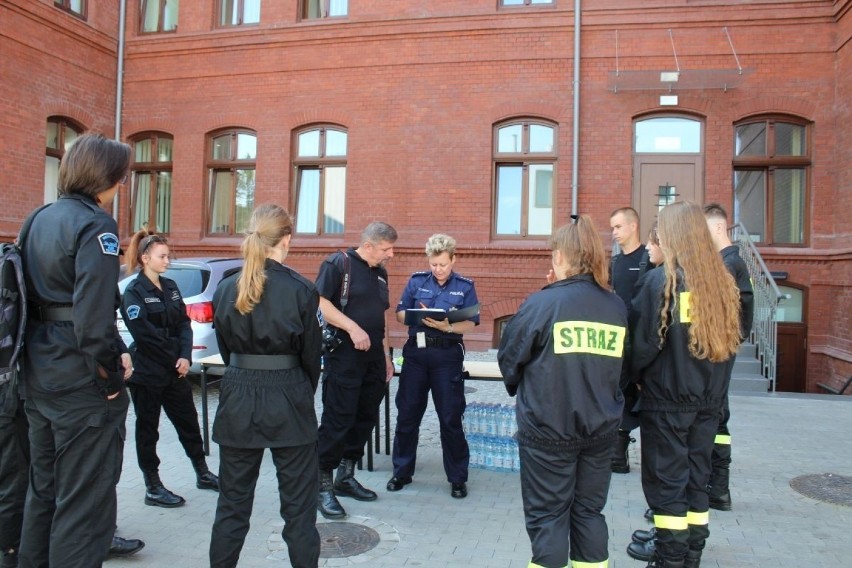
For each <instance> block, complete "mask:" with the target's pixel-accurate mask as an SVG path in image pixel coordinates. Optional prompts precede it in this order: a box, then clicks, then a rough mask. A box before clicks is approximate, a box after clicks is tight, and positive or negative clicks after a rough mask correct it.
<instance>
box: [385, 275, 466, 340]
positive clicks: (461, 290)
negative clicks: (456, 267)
mask: <svg viewBox="0 0 852 568" xmlns="http://www.w3.org/2000/svg"><path fill="white" fill-rule="evenodd" d="M477 303H479V300H478V299H477V298H476V289H475V288H474V286H473V280H471V279H469V278H465V277H464V276H461V275H459V274H456V273H455V272H451V273H450V277H449V278H447V281H446V283H445V284H444V285H443V286H441V285H440V284H438V281H437V280H435V277H434V276H433V275H432V271H430V270H426V271H423V272H415V273H414V274H412V275H411V278H410V279H409V280H408V284H407V285H406V286H405V290H404V291H403V292H402V298H400V300H399V304H397V306H396V311H397V312H401V311H404V310H407V309H409V308H421V307H423V306H425V307H427V308H441V309H443V310H447V311H448V312H449V311H452V310H460V309H462V308H467V307H470V306H473V305H475V304H477ZM421 304H422V305H421ZM470 321H473V322H474V323H476V325H479V316H478V315H477V316H475V317H473V318H471V320H470ZM418 331H425V332H426V335H428V336H432V337H453V338H456V339H461V334H459V333H441V332H440V331H438V330H437V329H433V328H431V327H426V326H425V325H412V326H409V328H408V335H409V336H412V337H413V336H414V335H415V334H416V333H417V332H418Z"/></svg>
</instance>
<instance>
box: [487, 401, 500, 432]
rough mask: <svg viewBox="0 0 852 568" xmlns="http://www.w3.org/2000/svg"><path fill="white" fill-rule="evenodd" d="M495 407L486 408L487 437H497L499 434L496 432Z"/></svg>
mask: <svg viewBox="0 0 852 568" xmlns="http://www.w3.org/2000/svg"><path fill="white" fill-rule="evenodd" d="M497 411H498V409H497V406H495V405H491V406H489V407H488V413H487V419H486V420H487V433H488V435H489V436H497V435H498V434H499V432H498V431H497V429H498V426H497Z"/></svg>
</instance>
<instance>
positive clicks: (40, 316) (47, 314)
mask: <svg viewBox="0 0 852 568" xmlns="http://www.w3.org/2000/svg"><path fill="white" fill-rule="evenodd" d="M27 317H29V318H32V319H35V320H39V321H72V320H73V319H74V309H73V308H72V307H71V306H61V307H48V306H40V305H38V304H30V305H28V306H27Z"/></svg>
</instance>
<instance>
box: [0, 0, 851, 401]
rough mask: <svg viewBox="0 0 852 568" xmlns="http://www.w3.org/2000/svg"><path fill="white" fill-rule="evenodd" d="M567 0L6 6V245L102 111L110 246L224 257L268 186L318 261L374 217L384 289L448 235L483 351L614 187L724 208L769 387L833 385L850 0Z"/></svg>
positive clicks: (299, 258)
mask: <svg viewBox="0 0 852 568" xmlns="http://www.w3.org/2000/svg"><path fill="white" fill-rule="evenodd" d="M578 4H579V5H580V6H581V10H580V15H581V16H582V18H581V19H580V25H579V28H577V27H576V25H577V18H575V4H574V2H572V1H570V0H439V1H436V2H428V3H424V2H419V1H414V0H394V1H393V2H388V1H387V0H292V1H287V2H282V1H270V0H196V1H191V2H188V1H184V2H183V3H180V4H178V2H177V0H170V1H168V2H163V1H160V0H132V1H129V2H125V0H119V1H117V2H116V1H109V2H107V1H104V0H4V1H3V2H0V51H2V57H0V76H2V79H0V95H2V97H0V126H2V128H3V131H4V132H5V133H6V135H5V136H3V137H2V140H0V149H2V155H3V156H4V159H3V162H2V167H0V187H2V188H3V189H2V192H3V201H4V205H3V208H2V212H0V238H4V239H9V238H10V237H12V236H13V235H14V234H15V233H16V232H17V229H18V227H19V224H20V222H21V220H22V218H23V217H24V216H25V215H26V213H27V212H28V211H29V210H31V209H32V208H34V207H35V206H37V205H39V204H40V203H42V202H44V201H49V200H51V199H53V198H55V179H56V178H55V176H56V171H57V168H58V159H59V157H61V154H62V151H63V148H64V145H65V144H66V143H68V142H70V141H71V140H73V138H74V136H75V133H78V132H82V131H84V130H90V129H91V130H98V131H101V132H104V133H106V134H108V135H112V136H118V137H119V138H121V139H123V140H126V141H128V142H130V143H131V144H132V145H133V146H134V156H135V162H134V166H133V176H132V182H131V183H130V184H129V187H128V188H126V189H125V190H123V191H122V193H121V194H120V196H119V198H118V200H117V205H116V206H115V209H114V212H115V215H116V216H117V217H118V219H119V226H120V230H121V232H122V235H121V236H122V238H125V239H126V238H127V237H128V236H129V235H130V234H132V232H133V231H134V230H135V229H136V228H138V227H139V226H140V225H141V224H142V223H143V222H148V223H149V224H151V225H153V226H156V228H157V230H159V231H162V232H167V233H168V234H169V236H170V239H171V241H172V243H173V246H174V248H175V249H176V251H177V253H178V254H179V255H180V256H184V257H186V256H191V255H192V256H194V255H236V254H238V245H239V242H240V236H239V235H240V231H241V230H242V228H243V226H244V223H245V220H246V218H247V212H250V210H251V207H252V204H260V203H264V202H270V201H274V202H277V203H280V204H284V205H286V206H287V207H288V208H289V209H290V210H291V211H292V212H294V214H295V217H296V221H297V231H298V232H297V234H296V235H295V238H294V240H293V250H292V252H291V255H290V258H289V261H288V262H289V263H290V264H291V265H292V266H294V267H295V268H296V269H297V270H299V271H301V272H302V273H304V274H305V275H306V276H308V277H313V276H314V275H315V273H316V270H317V268H318V266H319V263H320V261H321V259H322V258H323V257H324V256H325V255H326V254H328V253H329V252H330V251H333V250H336V249H338V248H342V247H345V246H348V245H351V244H355V243H356V242H357V240H358V236H359V233H360V230H361V229H362V228H363V226H364V225H366V224H367V223H368V222H370V221H372V220H376V219H381V220H386V221H388V222H390V223H391V224H392V225H394V226H395V227H396V228H397V229H398V230H399V232H400V235H401V238H400V240H399V242H398V243H397V247H396V258H395V259H394V260H393V261H392V263H391V264H390V265H389V271H390V276H391V288H392V292H391V293H392V297H393V298H398V297H399V293H400V292H401V290H402V287H403V285H404V284H405V282H406V281H407V277H408V275H409V274H410V272H412V271H414V270H421V269H425V268H426V263H425V259H424V256H423V252H422V250H423V244H424V243H425V240H426V238H427V237H428V236H429V235H430V234H432V233H434V232H439V231H440V232H447V233H449V234H451V235H453V236H454V237H456V239H457V240H458V242H459V260H458V262H457V265H456V268H457V269H458V271H459V272H460V273H462V274H464V275H466V276H469V277H472V278H474V279H475V280H476V282H477V290H478V294H479V297H480V299H481V301H482V303H483V324H482V325H481V326H480V327H479V328H477V331H476V332H475V333H472V334H469V336H467V343H468V347H469V348H471V349H483V348H488V347H492V346H493V345H495V342H496V338H497V333H498V331H499V327H500V325H499V324H500V321H501V320H502V319H504V318H506V317H508V316H511V315H512V314H513V313H514V311H515V310H516V309H517V307H518V305H519V304H520V302H521V301H523V299H524V298H525V297H526V295H527V294H529V293H530V292H531V291H533V290H535V289H537V288H539V287H540V286H541V285H542V283H543V277H544V275H545V274H546V272H547V270H548V267H549V251H548V250H547V246H546V238H547V236H548V235H549V234H550V232H551V230H552V229H553V228H554V227H556V226H558V225H560V224H562V223H564V222H565V221H566V220H568V218H569V215H570V214H571V213H572V210H573V209H574V208H576V210H578V211H579V212H581V213H589V214H591V215H592V216H593V218H594V219H595V221H596V223H597V224H598V228H599V229H600V231H601V234H602V236H604V237H605V238H606V239H607V241H606V242H608V231H607V226H608V216H609V212H610V211H611V210H612V209H614V208H616V207H619V206H624V205H633V206H634V207H636V208H637V209H638V210H639V211H640V213H641V214H642V216H643V223H644V224H645V225H646V226H647V225H648V224H649V223H650V221H649V219H651V218H652V216H653V214H654V212H655V210H656V208H657V207H658V206H659V205H660V204H665V203H666V202H668V201H671V200H672V199H692V200H695V201H698V202H708V201H718V202H720V203H722V204H723V205H725V206H726V207H727V208H728V209H729V211H731V212H732V213H734V215H735V216H736V220H740V221H742V222H743V223H744V224H745V226H746V227H748V229H749V231H750V233H751V234H752V235H753V239H754V241H755V242H756V243H757V244H758V249H759V250H760V253H761V254H762V256H763V258H764V260H765V261H766V263H767V265H768V266H769V268H770V270H772V271H773V272H775V273H776V274H777V275H778V276H779V277H783V279H781V280H779V282H778V283H779V284H780V285H782V286H784V288H783V291H784V292H787V293H791V294H792V296H793V297H792V299H791V301H790V302H787V303H785V304H782V307H783V310H782V318H783V319H785V320H788V323H783V324H781V326H780V327H781V334H780V337H781V339H780V341H781V344H782V355H781V356H782V363H781V366H782V367H783V368H784V369H785V370H786V371H787V372H788V374H790V377H791V378H789V379H786V381H787V382H786V383H784V384H783V385H782V383H781V380H780V379H779V388H785V389H788V390H803V391H816V390H817V389H816V383H817V382H839V381H840V380H841V379H843V378H845V377H847V376H848V375H849V374H850V373H852V322H850V317H852V292H851V291H850V290H852V288H851V287H850V284H852V268H850V267H852V263H850V259H851V258H852V231H850V229H849V228H848V227H847V226H846V225H844V224H843V223H844V221H845V215H846V212H847V211H848V210H849V207H850V205H852V172H850V168H849V167H848V165H847V164H848V163H849V162H850V159H852V134H850V133H849V131H848V128H846V127H845V125H847V124H848V123H849V120H850V118H852V47H850V39H852V14H850V9H851V8H852V1H850V0H834V1H832V0H801V1H785V2H781V1H774V0H730V1H725V0H647V1H644V2H641V3H639V2H631V1H628V0H584V1H582V2H579V3H578ZM122 16H124V20H123V23H122ZM575 28H576V29H578V30H579V31H578V32H577V33H576V34H575ZM120 30H122V32H123V33H119V31H120ZM575 40H579V41H575ZM575 53H576V54H577V55H578V62H579V75H578V76H576V77H575V72H574V65H575ZM119 76H120V77H121V80H120V81H118V80H117V78H118V77H119ZM575 89H577V94H578V100H579V105H578V106H577V105H575V100H577V99H575ZM117 104H118V106H119V111H118V112H117V111H116V105H117ZM575 130H576V132H578V135H577V136H575V135H574V132H575ZM46 131H47V136H45V132H46ZM46 139H47V143H45V140H46ZM575 143H576V144H575ZM575 152H576V160H575V159H574V153H575ZM575 175H576V184H575V182H574V180H575ZM574 193H576V196H577V198H576V202H574V199H573V195H574ZM644 231H645V229H644V228H643V232H644ZM392 326H393V327H392V329H391V332H392V343H393V344H395V345H400V344H401V343H402V341H403V337H404V334H405V330H404V329H403V328H402V326H398V325H397V324H395V323H394V324H392ZM796 365H799V366H800V367H795V366H796ZM799 369H801V370H799Z"/></svg>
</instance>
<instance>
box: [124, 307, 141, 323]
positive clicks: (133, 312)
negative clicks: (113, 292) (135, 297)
mask: <svg viewBox="0 0 852 568" xmlns="http://www.w3.org/2000/svg"><path fill="white" fill-rule="evenodd" d="M139 310H140V308H139V306H137V305H136V304H133V305H132V306H127V317H128V318H130V319H132V320H135V319H136V318H138V317H139Z"/></svg>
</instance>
